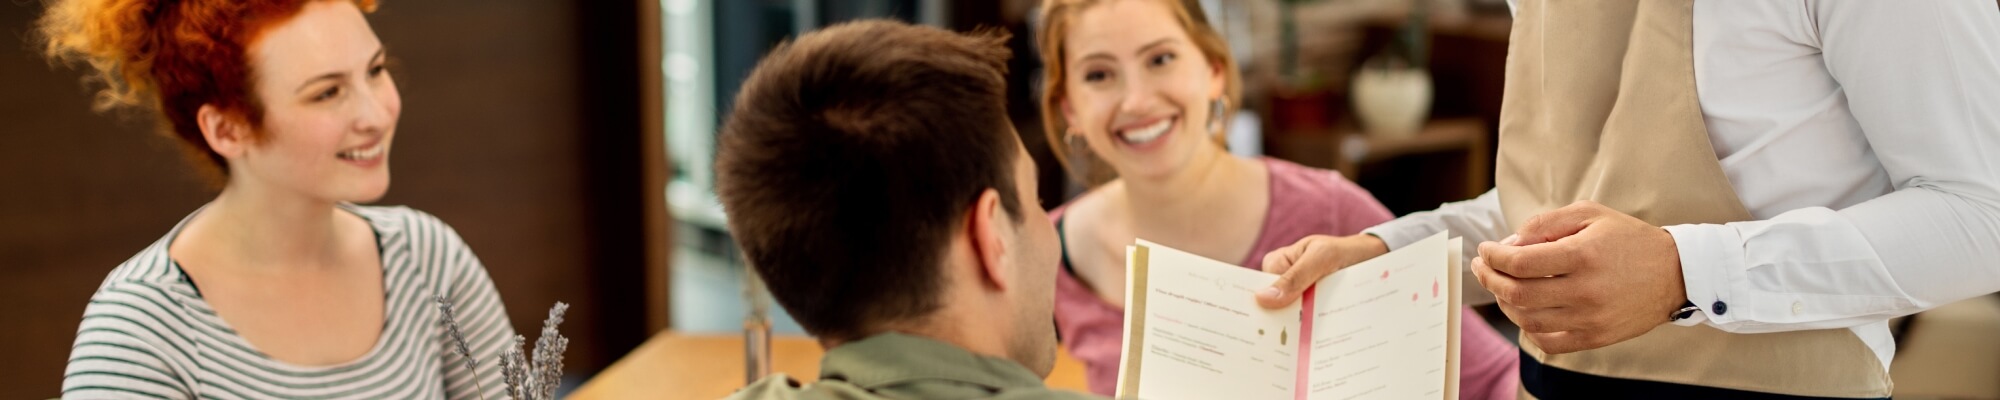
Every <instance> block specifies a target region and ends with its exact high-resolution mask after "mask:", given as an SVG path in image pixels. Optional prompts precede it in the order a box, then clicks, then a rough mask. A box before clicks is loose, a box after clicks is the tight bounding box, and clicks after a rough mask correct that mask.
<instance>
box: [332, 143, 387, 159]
mask: <svg viewBox="0 0 2000 400" xmlns="http://www.w3.org/2000/svg"><path fill="white" fill-rule="evenodd" d="M383 147H384V146H382V145H381V144H379V143H378V144H376V145H375V147H369V148H365V149H354V150H348V151H343V152H340V158H344V159H349V160H357V161H359V160H373V159H375V158H376V157H380V156H382V150H383Z"/></svg>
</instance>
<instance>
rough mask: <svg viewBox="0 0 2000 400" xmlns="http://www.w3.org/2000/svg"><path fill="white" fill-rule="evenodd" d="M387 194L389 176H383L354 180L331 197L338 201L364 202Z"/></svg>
mask: <svg viewBox="0 0 2000 400" xmlns="http://www.w3.org/2000/svg"><path fill="white" fill-rule="evenodd" d="M388 194H389V177H387V176H383V177H381V178H378V179H369V180H367V181H364V182H355V183H354V184H353V185H349V186H347V187H344V188H342V189H340V191H339V192H338V193H337V194H336V195H335V196H333V198H334V199H335V201H340V202H347V203H355V204H365V203H373V202H375V201H377V200H381V199H382V196H386V195H388Z"/></svg>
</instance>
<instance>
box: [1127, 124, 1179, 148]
mask: <svg viewBox="0 0 2000 400" xmlns="http://www.w3.org/2000/svg"><path fill="white" fill-rule="evenodd" d="M1173 125H1174V119H1173V118H1167V119H1162V120H1160V122H1155V123H1153V124H1152V125H1147V126H1145V127H1141V128H1138V129H1129V130H1126V131H1125V133H1124V135H1123V136H1124V137H1125V141H1126V142H1130V143H1132V144H1146V143H1151V142H1153V140H1155V139H1159V138H1160V136H1162V135H1166V134H1167V128H1168V127H1171V126H1173Z"/></svg>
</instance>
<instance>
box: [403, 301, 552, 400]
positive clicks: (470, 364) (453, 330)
mask: <svg viewBox="0 0 2000 400" xmlns="http://www.w3.org/2000/svg"><path fill="white" fill-rule="evenodd" d="M436 298H437V303H438V310H439V311H440V312H441V313H442V314H443V316H442V317H441V318H440V319H441V322H442V323H443V324H444V325H445V327H446V331H447V332H449V333H450V335H451V340H452V342H453V343H452V344H454V345H455V346H454V348H453V349H451V351H452V352H454V353H457V354H458V355H459V356H461V357H464V358H465V365H466V369H467V370H470V371H472V373H473V377H474V378H473V383H474V384H475V385H477V386H475V387H477V389H478V390H479V396H480V399H481V400H484V399H485V397H486V388H485V387H484V385H483V384H481V383H480V382H479V381H480V380H479V378H478V376H479V362H478V359H476V358H473V357H472V348H471V346H469V345H467V344H466V342H465V334H464V332H461V331H460V330H459V327H458V316H457V312H456V311H455V310H453V308H452V304H451V301H450V300H447V299H446V298H445V297H444V296H442V295H439V296H436ZM567 312H569V304H566V303H563V302H560V301H558V302H556V305H555V307H551V308H549V318H548V319H547V320H544V321H542V335H541V337H540V338H537V339H536V340H535V352H534V354H533V360H530V356H529V355H528V354H525V353H524V349H522V346H523V345H526V344H527V342H528V338H526V337H523V336H521V335H514V343H512V345H510V346H507V349H506V350H505V351H503V352H501V354H499V355H498V357H500V360H499V363H500V377H501V379H502V380H503V381H505V382H506V384H507V388H506V393H507V397H509V398H513V399H516V400H550V399H554V398H555V397H556V388H559V387H562V375H563V352H564V351H565V350H569V338H567V337H563V335H562V332H561V331H558V330H556V326H557V325H562V322H563V314H564V313H567Z"/></svg>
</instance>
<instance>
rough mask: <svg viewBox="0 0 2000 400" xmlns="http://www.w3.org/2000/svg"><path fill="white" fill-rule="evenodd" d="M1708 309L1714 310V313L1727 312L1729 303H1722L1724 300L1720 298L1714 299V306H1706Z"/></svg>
mask: <svg viewBox="0 0 2000 400" xmlns="http://www.w3.org/2000/svg"><path fill="white" fill-rule="evenodd" d="M1708 310H1709V311H1714V312H1715V315H1722V314H1728V313H1729V303H1724V302H1722V300H1716V301H1715V305H1714V306H1710V307H1709V308H1708Z"/></svg>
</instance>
